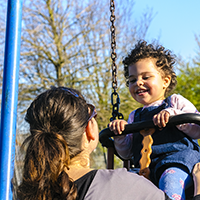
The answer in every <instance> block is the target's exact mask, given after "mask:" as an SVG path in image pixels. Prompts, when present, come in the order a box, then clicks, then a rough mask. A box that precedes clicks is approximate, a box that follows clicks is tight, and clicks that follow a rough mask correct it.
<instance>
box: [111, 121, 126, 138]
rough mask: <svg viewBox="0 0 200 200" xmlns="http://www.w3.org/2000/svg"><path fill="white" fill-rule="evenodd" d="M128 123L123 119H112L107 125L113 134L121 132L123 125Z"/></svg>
mask: <svg viewBox="0 0 200 200" xmlns="http://www.w3.org/2000/svg"><path fill="white" fill-rule="evenodd" d="M126 124H128V123H127V122H126V121H125V120H114V121H112V122H110V123H109V124H108V127H109V129H110V130H111V131H113V132H114V134H115V135H119V134H122V131H124V128H125V125H126Z"/></svg>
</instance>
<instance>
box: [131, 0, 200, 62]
mask: <svg viewBox="0 0 200 200" xmlns="http://www.w3.org/2000/svg"><path fill="white" fill-rule="evenodd" d="M147 8H152V9H153V14H154V18H153V21H152V22H151V24H150V27H149V30H148V32H147V37H146V39H147V41H149V42H151V41H152V40H153V39H157V38H159V42H160V44H162V45H163V46H165V47H166V48H167V49H170V50H172V51H173V53H175V54H176V55H181V56H182V58H183V60H185V61H188V60H190V58H194V57H195V56H196V55H197V54H196V52H197V51H198V45H197V42H196V41H195V34H197V35H200V0H190V1H189V0H168V1H164V0H135V5H134V12H135V14H134V16H137V17H139V16H141V15H142V13H144V12H145V11H146V10H147Z"/></svg>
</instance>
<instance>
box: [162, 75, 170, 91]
mask: <svg viewBox="0 0 200 200" xmlns="http://www.w3.org/2000/svg"><path fill="white" fill-rule="evenodd" d="M170 83H171V76H170V75H168V76H165V78H164V85H163V89H165V88H168V86H169V85H170Z"/></svg>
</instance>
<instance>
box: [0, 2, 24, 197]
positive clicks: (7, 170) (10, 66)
mask: <svg viewBox="0 0 200 200" xmlns="http://www.w3.org/2000/svg"><path fill="white" fill-rule="evenodd" d="M21 18H22V0H8V4H7V24H6V41H5V52H4V73H3V89H2V104H1V124H0V128H1V129H0V148H1V152H0V169H1V171H0V199H2V200H8V199H10V200H11V199H12V188H11V179H12V177H13V172H14V159H15V138H16V120H17V99H18V79H19V78H18V75H19V58H20V41H21Z"/></svg>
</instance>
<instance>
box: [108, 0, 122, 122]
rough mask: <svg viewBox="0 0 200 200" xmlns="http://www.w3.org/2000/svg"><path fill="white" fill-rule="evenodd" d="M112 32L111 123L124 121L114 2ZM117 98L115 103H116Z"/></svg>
mask: <svg viewBox="0 0 200 200" xmlns="http://www.w3.org/2000/svg"><path fill="white" fill-rule="evenodd" d="M110 12H111V15H110V22H111V26H110V32H111V51H112V52H111V59H112V88H113V90H114V92H113V93H112V94H111V104H112V106H113V110H112V117H111V118H110V121H113V120H115V119H116V117H118V119H123V118H124V117H123V115H122V114H121V113H119V104H120V98H119V94H118V93H117V64H116V62H115V61H116V59H117V53H116V38H115V3H114V0H110ZM114 97H115V102H114Z"/></svg>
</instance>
